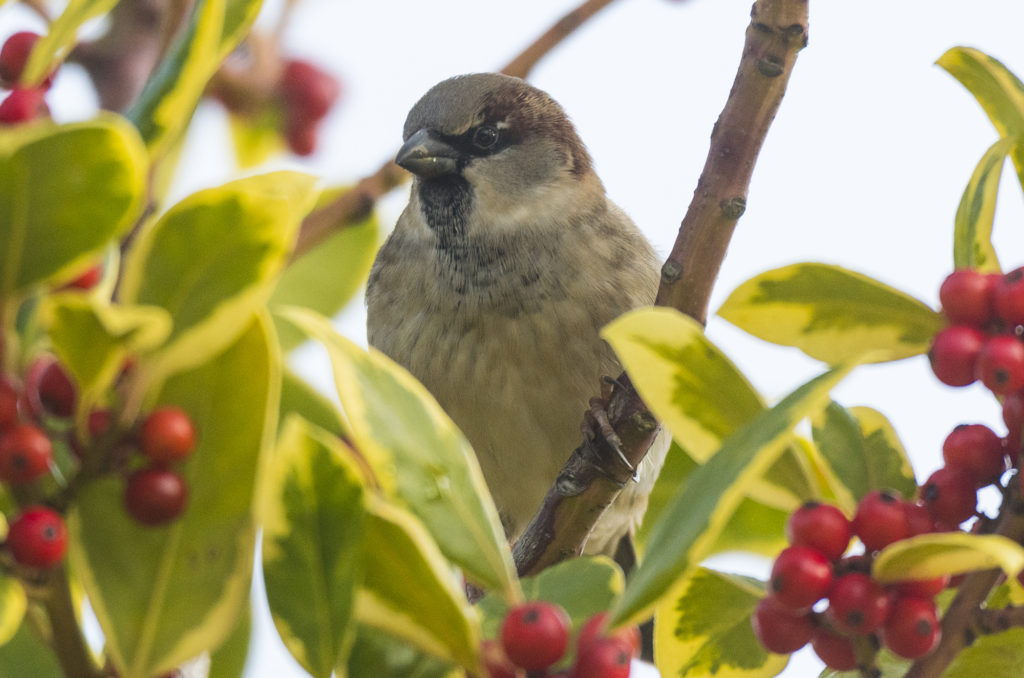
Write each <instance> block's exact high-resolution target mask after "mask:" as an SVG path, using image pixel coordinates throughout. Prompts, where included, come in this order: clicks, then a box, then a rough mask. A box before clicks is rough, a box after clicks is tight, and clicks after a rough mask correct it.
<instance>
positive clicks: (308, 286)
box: [269, 216, 380, 350]
mask: <svg viewBox="0 0 1024 678" xmlns="http://www.w3.org/2000/svg"><path fill="white" fill-rule="evenodd" d="M379 238H380V224H379V222H378V221H377V218H376V216H370V217H368V218H367V219H365V220H363V221H361V222H359V223H357V224H352V225H349V226H346V227H345V228H343V229H341V230H340V231H338V232H336V233H334V234H333V235H331V237H329V238H328V239H327V240H325V241H324V242H323V243H321V244H319V245H317V246H316V247H315V248H313V249H312V250H310V251H309V252H306V253H305V254H304V255H302V256H301V257H299V258H298V259H296V260H295V261H293V262H291V264H289V265H288V268H287V269H285V271H284V274H283V275H282V276H281V280H280V281H279V282H278V284H277V287H276V288H275V289H274V294H273V295H272V296H271V297H270V302H269V305H270V309H271V310H272V311H273V310H274V309H276V308H280V307H285V306H301V307H304V308H309V309H312V310H314V311H316V312H317V313H319V314H321V315H325V316H333V315H334V314H335V313H337V312H338V311H340V310H341V309H342V308H344V307H345V305H346V304H348V303H349V302H350V301H352V298H353V297H354V296H355V294H356V292H358V291H359V289H360V287H362V285H363V283H365V282H366V276H367V275H369V273H370V266H371V265H372V264H373V257H374V255H375V254H376V252H377V247H378V245H379ZM277 330H278V336H279V338H280V340H281V346H282V347H283V348H284V349H285V350H288V349H290V348H294V347H295V346H298V345H299V344H300V343H301V342H302V341H303V340H304V339H305V338H306V337H305V335H304V334H303V333H302V332H300V331H298V330H297V329H295V327H294V326H292V325H291V324H290V323H286V322H279V323H277Z"/></svg>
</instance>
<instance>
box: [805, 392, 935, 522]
mask: <svg viewBox="0 0 1024 678" xmlns="http://www.w3.org/2000/svg"><path fill="white" fill-rule="evenodd" d="M812 431H813V434H814V442H815V444H816V445H817V446H818V450H819V451H820V452H821V455H822V457H823V458H824V459H825V461H826V462H827V463H828V465H829V470H830V471H831V472H832V473H833V474H834V476H835V478H836V479H837V480H838V481H839V483H838V484H837V485H834V488H835V489H836V491H837V493H839V494H840V495H841V496H840V497H839V502H838V503H839V504H840V505H841V506H844V507H846V508H848V509H852V507H854V506H856V504H857V502H858V501H860V499H861V497H863V496H864V495H865V494H867V493H868V492H870V491H871V490H880V489H889V490H897V491H898V492H900V494H902V495H903V496H904V497H912V496H913V495H914V492H915V491H916V490H917V484H916V481H915V480H914V470H913V468H911V466H910V459H908V457H907V453H906V451H905V450H904V449H903V445H902V444H901V443H900V440H899V438H898V437H897V436H896V432H895V430H893V428H892V425H891V424H890V423H889V421H888V420H887V419H886V418H885V416H884V415H882V414H881V413H880V412H878V411H876V410H873V409H870V408H867V407H859V408H852V409H849V410H848V409H846V408H845V407H843V406H842V405H840V404H838V403H835V402H832V403H829V406H828V407H826V408H825V409H824V411H822V412H821V413H820V414H819V415H818V416H817V417H815V418H814V421H813V428H812Z"/></svg>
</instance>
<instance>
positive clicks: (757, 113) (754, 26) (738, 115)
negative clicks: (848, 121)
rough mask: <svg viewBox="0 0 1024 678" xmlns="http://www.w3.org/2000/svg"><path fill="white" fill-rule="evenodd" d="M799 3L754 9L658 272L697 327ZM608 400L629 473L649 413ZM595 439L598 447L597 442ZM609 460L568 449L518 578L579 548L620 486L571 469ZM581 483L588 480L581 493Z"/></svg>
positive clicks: (665, 300) (788, 58)
mask: <svg viewBox="0 0 1024 678" xmlns="http://www.w3.org/2000/svg"><path fill="white" fill-rule="evenodd" d="M807 5H808V3H807V0H757V2H755V3H754V6H753V9H752V11H751V21H750V25H749V27H748V28H747V34H746V42H745V44H744V46H743V56H742V58H741V60H740V66H739V70H738V71H737V74H736V79H735V81H734V82H733V86H732V90H731V91H730V93H729V98H728V100H727V101H726V104H725V107H724V109H723V110H722V114H721V116H720V117H719V119H718V122H717V123H716V124H715V127H714V129H713V131H712V134H711V148H710V151H709V152H708V158H707V160H706V162H705V165H704V171H703V172H702V174H701V177H700V180H699V182H698V184H697V190H696V191H695V194H694V199H693V201H692V202H691V204H690V208H689V210H688V211H687V214H686V217H685V218H684V219H683V222H682V224H681V226H680V230H679V237H678V238H677V240H676V245H675V247H674V248H673V250H672V254H671V255H669V258H668V261H667V262H666V263H665V266H664V267H663V269H662V282H661V288H660V289H659V290H658V298H657V302H656V303H658V304H659V305H662V306H670V307H672V308H676V309H678V310H680V311H682V312H683V313H686V314H688V315H690V316H692V317H694V318H696V319H697V320H699V321H701V322H702V323H703V322H705V320H706V316H707V307H708V302H709V300H710V297H711V289H712V286H713V285H714V282H715V278H716V277H717V275H718V270H719V268H720V267H721V263H722V259H724V257H725V250H726V247H727V246H728V243H729V240H730V238H731V237H732V232H733V229H734V228H735V225H736V221H737V220H738V219H739V217H740V216H741V215H742V213H743V207H744V205H745V201H746V195H747V190H748V187H749V185H750V177H751V175H752V173H753V169H754V162H755V161H756V159H757V155H758V153H759V152H760V150H761V146H762V144H763V143H764V139H765V137H766V136H767V133H768V128H769V126H770V125H771V122H772V120H773V119H774V117H775V112H776V111H777V110H778V107H779V104H780V103H781V102H782V96H783V94H784V93H785V91H786V84H787V83H788V82H789V76H790V74H791V73H792V70H793V66H794V64H795V63H796V55H797V53H798V52H799V51H800V50H801V49H802V48H803V47H804V46H805V45H806V44H807ZM607 402H608V405H607V410H608V414H609V420H610V421H611V423H612V426H613V428H614V429H615V432H616V434H617V435H618V436H619V437H620V438H621V440H622V443H623V445H622V448H623V451H624V453H625V456H626V458H627V459H628V460H629V462H630V463H631V464H632V465H633V466H634V468H635V467H637V466H638V465H639V464H640V462H641V461H642V460H643V458H644V456H645V455H646V454H647V449H648V448H649V447H650V444H651V442H652V441H653V440H654V437H655V435H656V433H657V427H656V426H652V425H651V422H652V421H653V417H652V416H651V414H650V413H649V412H648V411H647V409H646V407H645V406H644V404H643V402H642V401H641V400H640V397H639V396H638V395H637V393H636V391H635V389H634V388H633V386H632V383H631V382H630V380H629V379H628V378H627V377H626V375H625V374H623V375H622V376H620V377H619V378H618V379H617V380H616V386H615V387H614V389H613V390H612V393H611V396H610V398H609V399H608V401H607ZM596 440H597V441H599V442H598V445H599V446H600V445H601V439H600V438H599V437H598V438H596ZM614 458H615V457H614V456H613V453H612V452H610V451H609V450H603V451H598V452H597V453H596V454H595V451H594V443H593V442H584V444H583V445H581V446H580V447H578V448H576V450H575V451H574V452H573V454H572V457H571V458H570V459H569V461H568V462H567V463H566V466H565V467H564V469H563V471H562V473H561V474H560V476H559V479H558V481H557V482H556V483H555V486H554V487H553V488H552V490H551V491H550V492H548V495H547V497H546V498H545V500H544V505H543V506H542V507H541V510H540V511H539V512H538V513H537V515H536V516H535V517H534V519H533V521H532V522H531V523H530V525H529V527H528V528H527V530H526V532H525V533H524V534H523V536H522V537H521V538H520V539H519V541H518V542H517V543H516V545H515V548H514V549H513V555H514V556H515V559H516V565H517V567H518V568H519V572H520V574H532V573H536V572H539V571H540V570H542V569H543V568H545V567H547V566H549V565H552V564H554V563H556V562H559V561H560V560H564V559H565V558H567V557H570V556H573V555H576V554H579V553H581V552H582V550H583V545H584V543H585V541H586V537H587V535H588V534H589V533H590V530H591V529H592V528H593V526H594V524H596V523H597V520H598V519H599V518H600V516H601V513H602V512H603V510H604V508H605V507H606V506H608V505H609V504H611V502H612V501H613V500H614V499H615V497H616V495H617V494H618V492H619V489H620V485H619V484H618V483H616V482H611V481H608V480H606V479H607V478H608V477H612V478H617V476H616V475H615V473H616V470H615V468H614V467H613V466H612V465H609V464H608V463H607V462H605V463H604V464H603V466H602V467H601V468H600V469H599V470H598V471H596V472H595V471H593V470H588V471H581V470H580V469H581V467H586V466H587V465H588V464H593V463H594V460H595V459H596V460H597V463H598V464H601V460H611V459H614ZM594 479H600V480H598V481H597V482H595V481H594ZM617 479H618V480H622V479H621V478H617ZM581 481H582V482H584V483H587V482H588V483H589V484H588V485H587V486H586V487H585V488H583V489H582V490H580V482H581ZM567 490H571V493H570V492H567Z"/></svg>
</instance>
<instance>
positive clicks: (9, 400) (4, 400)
mask: <svg viewBox="0 0 1024 678" xmlns="http://www.w3.org/2000/svg"><path fill="white" fill-rule="evenodd" d="M16 423H18V391H17V390H16V389H15V388H14V386H13V385H12V384H11V382H9V381H7V380H6V379H0V431H6V430H7V429H9V428H10V427H12V426H14V425H15V424H16Z"/></svg>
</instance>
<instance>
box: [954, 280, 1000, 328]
mask: <svg viewBox="0 0 1024 678" xmlns="http://www.w3.org/2000/svg"><path fill="white" fill-rule="evenodd" d="M1001 278H1002V276H1001V275H990V274H987V273H982V272H981V271H974V270H971V269H960V270H959V271H953V272H952V273H950V274H949V276H948V277H947V278H946V279H945V281H943V283H942V286H941V287H940V288H939V301H941V302H942V312H943V313H944V314H945V315H946V317H947V318H949V322H950V323H953V324H955V325H974V326H975V327H982V326H984V325H986V324H988V322H989V321H990V320H991V319H992V310H993V299H992V297H993V291H994V288H995V287H996V285H998V284H999V280H1000V279H1001Z"/></svg>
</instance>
